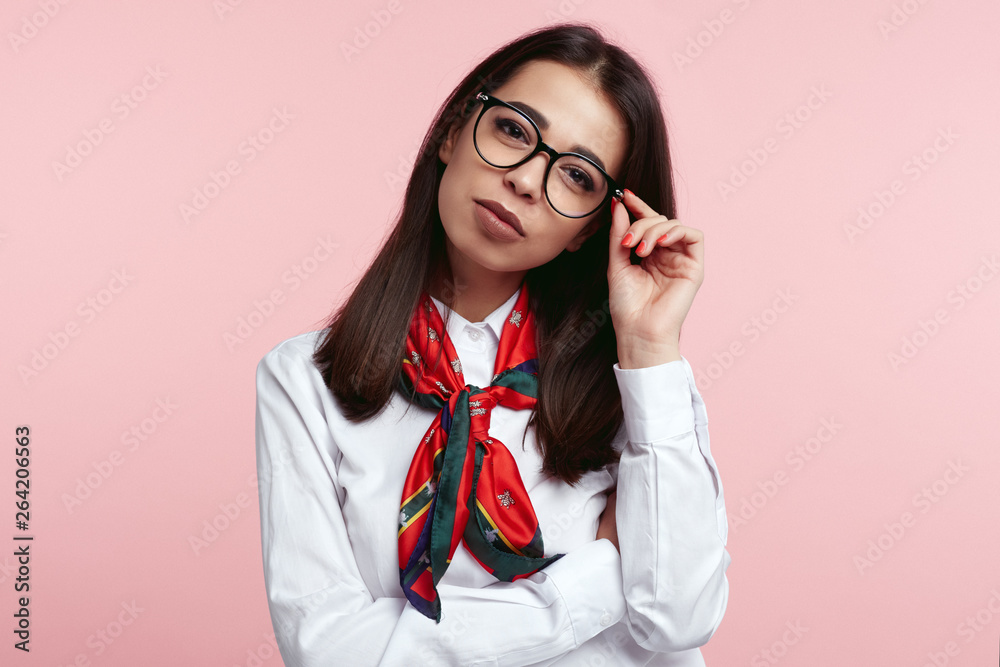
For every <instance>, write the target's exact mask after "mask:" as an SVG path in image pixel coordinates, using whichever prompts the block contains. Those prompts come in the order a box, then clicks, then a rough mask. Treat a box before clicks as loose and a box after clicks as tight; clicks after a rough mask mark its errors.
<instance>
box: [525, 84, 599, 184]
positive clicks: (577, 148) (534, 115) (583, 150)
mask: <svg viewBox="0 0 1000 667" xmlns="http://www.w3.org/2000/svg"><path fill="white" fill-rule="evenodd" d="M507 104H509V105H511V106H515V107H517V108H518V109H520V110H521V111H523V112H524V113H526V114H528V116H530V117H531V120H533V121H535V124H536V125H538V127H540V128H541V129H543V130H547V129H549V119H548V118H546V117H545V116H544V114H542V113H541V112H540V111H539V110H538V109H535V108H534V107H532V106H531V105H529V104H525V103H524V102H517V101H513V102H507ZM569 152H571V153H579V154H580V155H583V156H585V157H588V158H590V159H591V160H593V161H594V162H596V163H597V166H599V167H600V168H601V169H603V170H604V171H607V170H608V168H607V167H606V166H604V160H602V159H601V158H599V157H597V154H596V153H594V151H592V150H590V149H589V148H587V147H586V146H581V145H580V144H576V145H574V146H572V147H570V149H569Z"/></svg>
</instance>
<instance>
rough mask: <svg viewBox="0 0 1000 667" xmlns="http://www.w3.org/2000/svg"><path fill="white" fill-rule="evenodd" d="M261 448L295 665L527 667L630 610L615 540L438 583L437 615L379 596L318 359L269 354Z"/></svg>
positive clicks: (278, 613)
mask: <svg viewBox="0 0 1000 667" xmlns="http://www.w3.org/2000/svg"><path fill="white" fill-rule="evenodd" d="M256 385H257V405H256V455H257V471H258V492H259V500H260V523H261V544H262V553H263V565H264V583H265V587H266V591H267V600H268V609H269V612H270V616H271V621H272V624H273V626H274V630H275V637H276V640H277V644H278V648H279V650H280V652H281V656H282V659H283V660H284V662H285V665H287V667H306V666H309V667H314V666H319V665H335V664H336V665H358V666H362V667H363V666H365V665H414V664H420V665H438V664H441V665H456V664H461V665H497V666H499V665H510V666H514V665H531V664H536V663H539V662H543V661H547V660H551V659H553V658H556V657H559V656H560V655H563V654H565V653H567V652H569V651H572V650H574V649H576V648H577V647H579V646H580V645H581V644H583V643H584V642H586V641H587V640H588V639H590V638H591V637H593V636H595V635H596V634H597V633H599V632H601V631H602V630H604V629H605V628H607V627H609V626H611V625H613V624H615V623H618V622H619V621H620V620H621V619H622V618H623V617H624V615H625V595H624V591H623V589H622V562H621V558H620V556H619V554H618V551H617V550H616V549H615V547H614V545H613V544H612V543H611V542H609V541H608V540H604V539H601V540H595V541H593V542H589V543H587V544H585V545H583V546H582V547H580V548H578V549H574V550H572V551H571V552H570V553H567V554H566V555H565V556H563V557H562V558H560V559H559V560H557V561H555V562H553V563H552V564H550V565H549V566H548V567H546V568H544V569H543V570H540V571H539V572H536V573H534V574H532V575H531V576H529V577H525V578H522V579H519V580H517V581H513V582H499V581H498V582H496V583H495V584H491V585H489V586H486V587H484V588H481V589H473V588H463V587H457V586H452V585H448V584H446V583H444V582H442V583H441V584H440V585H439V586H438V594H439V596H440V599H441V604H442V609H443V614H442V621H441V623H435V622H434V621H433V620H432V619H429V618H427V617H425V616H423V615H422V614H420V613H419V612H418V611H417V610H416V609H414V608H413V606H412V605H410V604H409V603H408V602H407V600H406V599H405V598H403V597H382V598H373V596H372V594H371V592H370V591H369V590H368V588H367V586H366V585H365V584H364V581H363V579H362V576H361V573H360V571H359V568H358V565H357V563H358V560H357V559H360V558H366V557H370V555H367V554H364V553H360V554H356V553H355V552H354V551H353V549H352V546H351V540H350V537H349V534H348V531H347V526H346V524H345V521H344V517H343V513H342V511H341V505H340V503H341V501H342V498H343V497H344V489H343V488H341V486H340V484H339V482H338V479H337V464H338V463H339V458H340V453H339V450H338V448H337V446H336V443H335V442H334V439H333V436H332V434H331V432H330V428H329V425H328V423H327V420H326V416H325V414H324V411H325V410H327V409H330V408H329V406H330V405H332V404H331V403H330V402H329V401H324V396H323V394H322V392H328V391H329V390H328V389H327V388H326V387H325V385H323V384H322V379H321V377H320V375H319V371H318V370H317V369H316V368H315V366H313V365H312V362H311V359H308V358H305V357H302V356H301V355H298V356H297V355H294V354H288V353H285V352H283V351H282V345H279V346H278V347H276V348H275V349H274V350H272V351H271V352H269V353H268V354H267V355H265V356H264V358H263V359H262V360H261V362H260V363H259V364H258V367H257V376H256Z"/></svg>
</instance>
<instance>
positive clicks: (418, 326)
mask: <svg viewBox="0 0 1000 667" xmlns="http://www.w3.org/2000/svg"><path fill="white" fill-rule="evenodd" d="M439 353H443V354H442V356H441V359H440V361H439V363H437V364H436V367H435V360H436V359H438V354H439ZM493 373H494V375H493V380H492V381H491V383H490V386H489V387H486V388H485V389H481V388H479V387H476V386H474V385H471V384H466V382H465V379H464V377H463V376H462V364H461V361H460V360H459V358H458V355H457V354H456V353H455V348H454V347H453V346H452V343H451V339H450V338H449V337H448V332H447V331H446V329H445V327H444V322H443V320H442V318H441V315H440V313H439V312H438V310H437V307H436V306H435V304H434V302H433V301H431V298H430V296H428V295H427V293H426V292H425V293H423V294H422V295H421V297H420V301H419V303H418V304H417V308H416V310H415V311H414V314H413V319H412V320H411V321H410V328H409V333H408V334H407V337H406V357H405V358H404V359H403V369H402V372H401V373H400V376H399V382H400V389H401V390H402V391H403V392H404V394H405V395H406V396H410V395H411V394H413V392H414V390H415V391H416V393H415V395H414V398H413V400H414V402H416V403H417V404H419V405H421V406H423V407H427V408H432V409H435V410H438V414H437V415H436V416H435V417H434V420H433V421H432V422H431V425H430V427H429V428H428V429H427V432H426V433H425V434H424V436H423V439H422V440H421V442H420V443H419V444H418V446H417V450H416V452H415V453H414V455H413V460H412V461H411V462H410V468H409V472H408V473H407V475H406V482H405V483H404V485H403V496H402V502H401V504H400V512H399V521H398V533H397V539H398V541H399V583H400V585H401V586H402V588H403V593H404V594H405V595H406V598H407V599H408V600H409V601H410V603H411V604H412V605H413V606H414V607H415V608H416V609H417V610H418V611H419V612H420V613H422V614H423V615H425V616H427V617H428V618H433V619H434V620H435V621H436V622H438V623H440V622H441V602H440V600H439V598H438V594H437V584H438V582H439V581H440V580H441V577H442V576H444V573H445V571H446V570H447V569H448V566H449V564H450V563H451V559H452V556H453V555H454V554H455V549H456V548H457V547H458V543H459V542H461V541H462V540H463V539H464V541H465V545H466V547H467V548H468V550H469V552H471V553H472V555H473V557H474V558H475V559H476V560H477V561H478V562H479V564H480V565H481V566H482V567H483V568H484V569H485V570H486V571H487V572H489V573H490V574H492V575H493V576H494V577H496V578H497V579H498V580H500V581H514V580H516V579H520V578H521V577H526V576H528V575H530V574H533V573H534V572H536V571H538V570H540V569H542V568H543V567H545V566H546V565H548V564H549V563H551V562H553V561H555V560H557V559H559V558H561V557H562V556H564V555H565V554H556V555H553V556H549V557H543V554H544V548H543V545H542V533H541V530H540V529H539V527H538V520H537V518H536V517H535V511H534V508H533V507H532V506H531V500H530V499H529V498H528V492H527V491H526V490H525V488H524V484H523V483H522V481H521V475H520V473H519V472H518V470H517V463H516V462H515V461H514V458H513V457H512V456H511V454H510V452H509V451H508V450H507V447H506V446H505V445H504V444H503V443H502V442H500V441H499V440H498V439H497V438H496V437H495V436H492V435H490V432H489V428H490V414H491V411H492V410H493V408H494V407H495V406H496V405H503V406H505V407H508V408H511V409H515V410H521V409H530V408H531V407H532V406H534V405H535V403H536V401H537V388H538V359H537V354H536V351H535V320H534V317H533V314H532V313H531V311H530V309H529V308H528V290H527V285H526V284H524V283H522V285H521V294H520V295H519V296H518V298H517V300H516V302H515V303H514V307H513V308H512V309H511V312H510V316H509V317H508V318H507V320H506V321H505V322H504V325H503V330H502V332H501V335H500V344H499V348H498V349H497V356H496V361H495V363H494V368H493Z"/></svg>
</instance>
